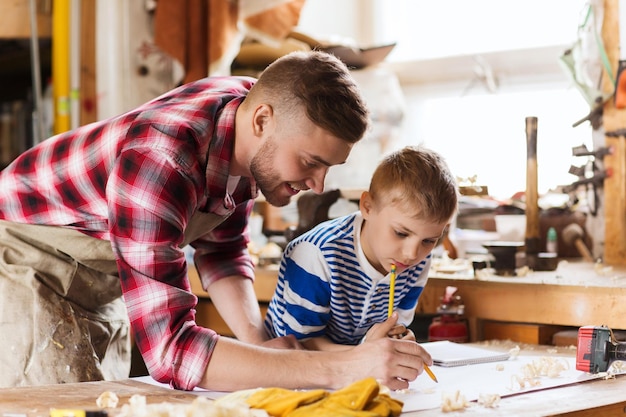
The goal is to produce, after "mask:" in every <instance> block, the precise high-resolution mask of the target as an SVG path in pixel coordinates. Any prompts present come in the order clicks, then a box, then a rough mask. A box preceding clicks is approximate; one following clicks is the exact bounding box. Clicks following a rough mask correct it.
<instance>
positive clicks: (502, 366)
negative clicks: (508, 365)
mask: <svg viewBox="0 0 626 417" xmlns="http://www.w3.org/2000/svg"><path fill="white" fill-rule="evenodd" d="M496 371H504V365H503V364H501V363H499V364H497V365H496Z"/></svg>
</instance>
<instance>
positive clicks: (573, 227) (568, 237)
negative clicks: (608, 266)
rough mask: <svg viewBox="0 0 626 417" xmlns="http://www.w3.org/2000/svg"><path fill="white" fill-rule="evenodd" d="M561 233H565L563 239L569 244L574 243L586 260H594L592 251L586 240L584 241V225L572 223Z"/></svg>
mask: <svg viewBox="0 0 626 417" xmlns="http://www.w3.org/2000/svg"><path fill="white" fill-rule="evenodd" d="M561 233H562V235H563V241H564V242H565V243H566V244H567V245H574V246H575V247H576V249H577V250H578V253H580V255H581V256H582V257H583V259H584V260H585V261H587V262H592V263H593V262H594V259H593V256H592V255H591V252H590V251H589V249H588V248H587V246H586V245H585V242H583V236H584V232H583V228H582V227H580V226H579V225H578V224H576V223H571V224H569V225H567V226H566V227H565V228H564V229H563V231H562V232H561Z"/></svg>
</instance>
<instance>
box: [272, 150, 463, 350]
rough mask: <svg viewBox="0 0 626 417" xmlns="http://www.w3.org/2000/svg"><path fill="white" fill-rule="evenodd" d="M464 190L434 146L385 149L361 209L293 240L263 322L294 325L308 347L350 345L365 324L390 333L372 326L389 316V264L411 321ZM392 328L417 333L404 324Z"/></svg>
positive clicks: (404, 320)
mask: <svg viewBox="0 0 626 417" xmlns="http://www.w3.org/2000/svg"><path fill="white" fill-rule="evenodd" d="M457 196H458V189H457V185H456V181H455V178H454V176H453V175H452V174H451V173H450V171H449V169H448V166H447V164H446V163H445V161H444V160H443V159H442V157H441V156H440V155H439V154H437V153H436V152H434V151H432V150H429V149H426V148H424V147H405V148H403V149H401V150H399V151H396V152H393V153H391V154H390V155H388V156H387V157H385V158H384V159H383V160H382V162H381V163H380V165H379V166H378V167H377V168H376V170H375V172H374V174H373V176H372V180H371V183H370V187H369V191H365V192H363V194H362V196H361V199H360V203H359V209H360V210H359V211H358V212H355V213H352V214H349V215H346V216H343V217H339V218H337V219H333V220H329V221H326V222H324V223H321V224H319V225H318V226H316V227H315V228H313V229H312V230H310V231H308V232H306V233H304V234H303V235H301V236H299V237H297V238H296V239H294V240H292V241H291V242H290V243H289V244H288V246H287V248H286V249H285V252H284V254H283V258H282V260H281V264H280V269H279V276H278V284H277V286H276V292H275V294H274V296H273V298H272V300H271V302H270V305H269V309H268V312H267V316H266V319H265V327H266V330H267V331H268V332H269V334H270V335H271V336H272V337H277V336H285V335H288V334H293V335H295V337H296V338H298V339H301V342H302V344H303V345H304V346H305V347H306V348H307V349H311V350H337V349H345V345H356V344H359V343H360V342H362V341H363V340H364V336H365V335H366V333H367V338H366V339H367V340H372V339H374V338H380V337H386V336H387V334H380V332H376V330H375V328H376V327H377V326H374V327H372V326H373V325H375V324H377V323H382V322H384V321H385V320H387V318H388V317H387V316H388V300H389V294H390V270H391V267H392V265H395V267H396V273H397V276H396V278H395V291H394V293H395V294H394V305H393V311H394V312H396V313H397V314H398V324H400V325H403V326H408V325H409V324H410V323H411V321H413V316H414V312H415V306H416V305H417V300H418V298H419V296H420V294H421V292H422V289H423V288H424V285H426V281H427V279H428V270H429V267H430V261H431V251H432V250H433V248H434V247H435V246H436V245H437V243H438V241H439V239H441V238H442V237H443V235H444V232H445V229H446V227H448V225H449V223H450V220H451V218H452V216H453V215H454V214H455V212H456V209H457V200H458V198H457ZM370 328H371V329H372V330H371V331H369V332H368V330H369V329H370ZM394 333H395V336H398V335H402V334H404V336H403V338H408V339H412V340H415V336H414V335H413V334H412V333H410V332H409V333H408V335H407V334H406V329H403V330H402V331H396V332H394ZM401 337H402V336H401Z"/></svg>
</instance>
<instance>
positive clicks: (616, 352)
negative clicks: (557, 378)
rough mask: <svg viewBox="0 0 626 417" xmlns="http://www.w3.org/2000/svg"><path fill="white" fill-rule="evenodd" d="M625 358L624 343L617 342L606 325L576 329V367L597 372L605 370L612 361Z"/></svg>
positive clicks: (593, 372)
mask: <svg viewBox="0 0 626 417" xmlns="http://www.w3.org/2000/svg"><path fill="white" fill-rule="evenodd" d="M620 360H626V343H624V342H618V341H617V340H615V336H614V335H613V332H612V331H611V329H609V328H608V327H606V326H583V327H581V328H579V329H578V348H577V349H576V369H578V370H579V371H584V372H590V373H592V374H597V373H598V372H606V371H607V370H608V369H609V366H610V365H611V363H613V362H614V361H620Z"/></svg>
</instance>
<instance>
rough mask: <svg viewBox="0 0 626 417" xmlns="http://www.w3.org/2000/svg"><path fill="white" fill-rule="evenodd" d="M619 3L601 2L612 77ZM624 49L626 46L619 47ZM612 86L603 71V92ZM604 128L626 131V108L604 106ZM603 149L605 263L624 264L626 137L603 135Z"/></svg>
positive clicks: (616, 54)
mask: <svg viewBox="0 0 626 417" xmlns="http://www.w3.org/2000/svg"><path fill="white" fill-rule="evenodd" d="M618 8H619V4H618V0H604V23H603V25H602V39H603V41H604V47H605V49H606V53H607V56H608V61H609V62H610V64H611V70H612V72H613V74H616V73H617V66H618V62H619V49H620V45H619V27H620V25H623V26H625V29H626V22H619V17H618ZM622 47H623V48H626V45H622ZM614 89H615V86H614V85H613V84H612V82H611V80H610V77H609V76H608V74H606V72H605V73H604V76H603V77H602V90H603V91H604V92H607V93H611V92H613V91H614ZM603 110H604V112H603V126H604V131H605V134H606V132H614V131H617V130H621V129H626V109H617V108H616V107H615V104H614V102H613V100H608V101H607V102H606V104H605V105H604V109H603ZM605 142H606V146H611V147H613V154H612V155H607V156H605V157H604V167H605V168H606V169H607V170H610V171H612V174H611V176H610V177H609V178H606V179H605V180H604V218H605V244H604V262H606V263H607V264H610V265H626V143H625V142H626V136H619V137H612V136H608V135H607V136H605Z"/></svg>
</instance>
